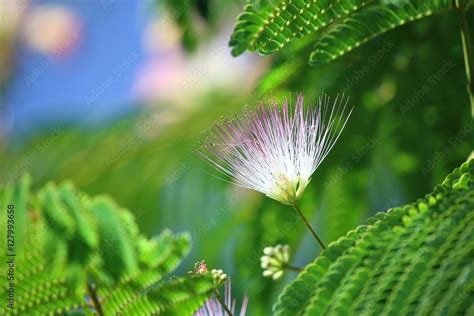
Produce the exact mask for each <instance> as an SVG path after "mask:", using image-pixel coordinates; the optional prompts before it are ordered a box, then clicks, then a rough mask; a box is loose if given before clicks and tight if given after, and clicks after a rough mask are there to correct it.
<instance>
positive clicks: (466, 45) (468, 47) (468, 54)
mask: <svg viewBox="0 0 474 316" xmlns="http://www.w3.org/2000/svg"><path fill="white" fill-rule="evenodd" d="M462 2H463V1H462V0H456V8H457V11H458V16H459V22H460V25H461V40H462V47H463V52H464V64H465V66H466V77H467V92H468V94H469V98H470V100H471V117H472V118H473V119H474V78H473V77H472V76H474V62H473V61H472V59H471V58H472V44H471V35H470V34H469V23H468V21H467V8H465V7H464V6H463V4H462Z"/></svg>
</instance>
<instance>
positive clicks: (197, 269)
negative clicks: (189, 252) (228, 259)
mask: <svg viewBox="0 0 474 316" xmlns="http://www.w3.org/2000/svg"><path fill="white" fill-rule="evenodd" d="M207 272H209V269H208V268H207V264H206V262H205V261H204V260H201V261H198V262H196V263H195V264H194V271H189V272H188V273H189V274H191V275H196V274H204V273H207ZM211 274H212V277H213V278H214V282H215V283H216V284H222V283H223V282H225V281H226V280H227V274H225V273H224V271H222V270H221V269H212V270H211Z"/></svg>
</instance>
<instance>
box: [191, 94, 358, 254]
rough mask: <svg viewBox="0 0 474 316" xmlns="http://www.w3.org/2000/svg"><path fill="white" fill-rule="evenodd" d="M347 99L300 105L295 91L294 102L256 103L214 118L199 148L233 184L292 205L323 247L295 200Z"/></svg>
mask: <svg viewBox="0 0 474 316" xmlns="http://www.w3.org/2000/svg"><path fill="white" fill-rule="evenodd" d="M347 101H348V99H347V98H344V96H342V97H339V96H338V97H336V98H335V100H334V101H331V99H330V98H329V97H328V96H326V95H323V96H322V97H320V98H319V99H318V102H317V103H316V104H311V105H306V106H305V104H304V103H305V102H304V96H303V94H299V95H298V96H297V98H296V102H295V105H294V106H292V105H290V104H289V102H288V100H285V101H284V102H283V104H282V106H281V109H280V107H279V106H278V104H277V103H276V101H273V103H272V104H270V105H263V104H261V105H259V106H258V107H257V108H256V109H255V110H252V111H249V112H245V113H244V114H243V115H240V116H238V117H236V118H235V119H232V120H231V119H226V120H223V121H222V122H221V123H219V124H216V125H215V126H214V127H213V129H212V130H211V132H210V134H209V136H208V139H207V140H206V141H205V142H204V144H203V145H202V146H201V147H200V150H199V152H200V153H201V155H202V156H203V157H204V158H205V159H207V160H208V162H209V163H210V164H211V165H212V166H213V167H214V168H216V169H217V170H219V171H220V172H222V173H224V174H226V175H228V176H229V177H231V178H233V180H234V182H235V183H236V184H237V185H239V186H242V187H244V188H249V189H253V190H256V191H259V192H261V193H263V194H265V195H266V196H268V197H270V198H272V199H274V200H277V201H279V202H281V203H283V204H287V205H290V206H292V207H293V208H294V209H295V210H296V211H297V212H298V214H299V215H300V216H301V218H302V219H303V221H304V222H305V224H306V225H307V226H308V228H309V229H310V231H311V233H312V234H313V236H314V237H315V238H316V240H317V241H318V242H319V243H320V245H321V246H322V247H323V248H324V245H323V243H322V242H321V240H320V239H319V237H317V235H316V233H315V232H314V230H313V229H312V227H311V225H310V224H309V222H308V221H307V220H306V218H304V215H303V213H302V212H301V210H300V209H299V208H298V206H297V202H298V200H299V199H300V198H301V196H302V195H303V193H304V191H305V189H306V187H307V185H308V183H309V182H310V181H311V176H312V175H313V173H314V172H315V171H316V169H317V168H318V167H319V165H320V164H321V163H322V162H323V160H324V159H325V158H326V157H327V155H328V154H329V152H330V151H331V149H332V148H333V146H334V144H335V143H336V141H337V139H338V138H339V136H340V134H341V132H342V130H343V128H344V126H345V125H346V123H347V120H348V119H349V116H350V114H351V112H352V110H346V109H347Z"/></svg>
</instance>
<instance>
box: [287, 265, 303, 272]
mask: <svg viewBox="0 0 474 316" xmlns="http://www.w3.org/2000/svg"><path fill="white" fill-rule="evenodd" d="M283 267H284V268H285V269H288V270H292V271H297V272H301V271H303V268H300V267H295V266H292V265H290V264H285V265H284V266H283Z"/></svg>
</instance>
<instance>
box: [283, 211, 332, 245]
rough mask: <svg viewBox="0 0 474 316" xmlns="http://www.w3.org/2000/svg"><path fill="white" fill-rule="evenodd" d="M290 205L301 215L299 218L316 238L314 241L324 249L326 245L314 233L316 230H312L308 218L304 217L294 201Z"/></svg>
mask: <svg viewBox="0 0 474 316" xmlns="http://www.w3.org/2000/svg"><path fill="white" fill-rule="evenodd" d="M291 207H293V209H294V210H295V211H296V212H297V213H298V215H299V216H300V217H301V219H302V220H303V222H304V223H305V225H306V227H308V229H309V231H310V232H311V234H312V235H313V237H314V239H316V241H317V242H318V243H319V245H320V246H321V248H323V249H326V246H324V244H323V242H322V241H321V238H319V236H318V234H316V232H315V231H314V229H313V227H311V224H310V223H309V222H308V220H307V219H306V217H305V216H304V215H303V212H301V209H300V208H299V206H298V204H296V203H294V204H292V205H291Z"/></svg>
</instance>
